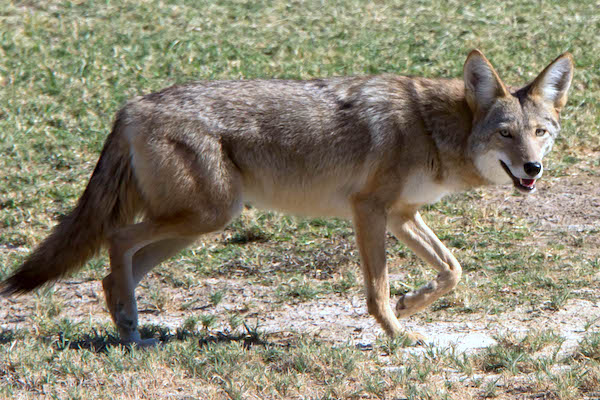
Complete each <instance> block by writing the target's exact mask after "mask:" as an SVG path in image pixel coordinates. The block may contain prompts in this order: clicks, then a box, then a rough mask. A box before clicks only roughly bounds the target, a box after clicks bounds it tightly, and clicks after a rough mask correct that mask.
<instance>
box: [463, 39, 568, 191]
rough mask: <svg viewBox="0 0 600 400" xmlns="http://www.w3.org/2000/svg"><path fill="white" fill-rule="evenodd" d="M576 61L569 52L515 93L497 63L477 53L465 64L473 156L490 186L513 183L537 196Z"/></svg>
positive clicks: (557, 130)
mask: <svg viewBox="0 0 600 400" xmlns="http://www.w3.org/2000/svg"><path fill="white" fill-rule="evenodd" d="M572 77H573V59H572V57H571V55H570V54H568V53H565V54H563V55H561V56H560V57H558V58H557V59H556V60H554V61H553V62H552V63H551V64H550V65H548V66H547V67H546V68H545V69H544V70H543V71H542V73H540V74H539V76H538V77H537V78H536V79H535V80H534V81H533V82H531V83H530V84H528V85H527V86H525V87H523V88H521V89H519V90H516V91H511V90H509V88H508V87H507V86H505V85H504V83H502V81H501V80H500V77H499V76H498V74H497V73H496V71H495V70H494V67H492V64H490V62H489V61H488V60H487V59H486V58H485V56H484V55H483V54H482V53H481V52H480V51H478V50H473V51H472V52H471V53H470V54H469V56H468V57H467V61H466V62H465V66H464V82H465V95H466V100H467V103H468V104H469V108H470V109H471V111H472V112H473V116H474V117H473V127H472V131H471V136H470V137H469V151H470V156H471V158H472V160H473V162H474V164H475V166H476V168H477V169H478V172H479V174H480V175H481V176H483V177H484V178H485V179H486V180H488V181H489V182H490V183H507V182H510V181H511V180H512V182H513V183H514V185H515V187H516V188H517V189H519V190H520V191H521V192H525V193H531V192H533V191H534V190H535V182H536V180H537V179H539V178H540V177H541V176H542V172H543V170H544V167H543V164H542V158H543V157H544V155H546V153H548V152H549V151H550V149H551V148H552V145H553V144H554V139H555V138H556V136H557V135H558V132H559V130H560V123H559V112H560V109H561V108H562V107H563V106H564V105H565V103H566V102H567V91H568V90H569V86H570V85H571V79H572Z"/></svg>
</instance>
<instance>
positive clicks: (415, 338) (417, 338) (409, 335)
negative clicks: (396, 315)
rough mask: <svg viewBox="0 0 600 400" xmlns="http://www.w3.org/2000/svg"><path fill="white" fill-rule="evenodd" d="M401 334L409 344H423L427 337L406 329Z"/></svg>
mask: <svg viewBox="0 0 600 400" xmlns="http://www.w3.org/2000/svg"><path fill="white" fill-rule="evenodd" d="M402 336H403V337H404V338H406V343H407V345H409V346H424V345H425V343H426V342H427V337H426V336H425V335H422V334H420V333H418V332H410V331H406V332H404V334H403V335H402Z"/></svg>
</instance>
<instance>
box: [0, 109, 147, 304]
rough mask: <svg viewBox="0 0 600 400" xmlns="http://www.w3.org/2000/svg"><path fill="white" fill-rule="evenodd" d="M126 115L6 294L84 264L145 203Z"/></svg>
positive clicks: (5, 286) (4, 288) (22, 290)
mask: <svg viewBox="0 0 600 400" xmlns="http://www.w3.org/2000/svg"><path fill="white" fill-rule="evenodd" d="M122 119H123V118H122V117H121V115H119V116H118V117H117V119H116V121H115V125H114V127H113V131H112V132H111V134H110V136H109V137H108V139H107V140H106V143H105V144H104V148H103V149H102V154H101V155H100V159H99V160H98V164H97V165H96V168H95V169H94V172H93V174H92V177H91V178H90V181H89V183H88V185H87V187H86V189H85V191H84V192H83V195H82V196H81V198H80V199H79V201H78V204H77V206H76V207H75V209H74V210H73V211H72V212H71V213H70V214H68V215H67V216H65V217H64V218H62V220H61V221H60V222H59V224H58V225H57V226H56V227H55V228H54V230H53V231H52V233H51V234H50V236H48V237H47V238H46V239H45V240H44V241H43V242H42V243H41V244H40V245H39V246H38V247H37V248H36V249H35V250H34V251H33V253H31V254H30V255H29V257H28V258H27V260H26V261H25V262H24V263H23V265H21V266H20V267H19V269H18V270H17V271H16V272H15V273H14V274H13V275H12V276H10V277H9V278H8V279H6V280H5V281H4V282H3V283H2V284H1V288H0V290H1V293H2V294H3V295H11V294H19V293H25V292H29V291H31V290H33V289H35V288H37V287H39V286H41V285H43V284H44V283H46V282H48V281H53V280H56V279H58V278H61V277H63V276H65V275H67V274H68V273H70V272H72V271H74V270H76V269H78V268H80V267H81V266H82V265H83V264H84V263H85V262H86V261H87V260H88V259H90V258H91V257H92V256H94V255H95V254H96V253H97V252H98V251H99V250H100V249H101V247H102V246H103V244H104V243H105V241H106V236H107V234H108V233H110V232H111V231H112V230H113V229H114V228H115V227H118V226H122V225H126V224H128V223H131V222H132V221H133V219H134V218H135V215H136V213H137V212H138V211H139V203H140V201H139V194H138V192H137V190H136V185H135V183H134V181H133V179H134V178H133V171H132V166H131V160H130V154H129V149H128V146H127V143H126V140H125V138H124V137H123V135H122V132H121V131H122V129H123V122H122Z"/></svg>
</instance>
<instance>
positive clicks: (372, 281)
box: [352, 199, 423, 343]
mask: <svg viewBox="0 0 600 400" xmlns="http://www.w3.org/2000/svg"><path fill="white" fill-rule="evenodd" d="M352 209H353V216H354V226H355V230H356V241H357V244H358V250H359V252H360V256H361V259H362V263H361V267H362V271H363V276H364V281H365V286H366V292H367V308H368V310H369V314H371V315H373V317H375V319H376V320H377V322H379V324H380V325H381V327H382V328H383V329H384V330H385V332H386V333H387V334H388V335H390V336H401V335H405V336H406V337H407V338H408V339H409V340H410V341H411V342H412V343H419V342H422V341H423V340H422V339H423V337H422V336H420V335H418V334H415V333H410V332H405V331H404V330H403V329H402V327H401V325H400V323H399V322H398V318H396V316H395V315H394V311H393V310H392V307H391V306H390V285H389V280H388V271H387V267H386V264H385V231H386V228H385V222H386V214H385V209H384V207H383V206H381V205H380V204H378V202H376V201H373V200H365V199H354V200H353V202H352Z"/></svg>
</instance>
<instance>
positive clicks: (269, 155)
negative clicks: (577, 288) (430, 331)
mask: <svg viewBox="0 0 600 400" xmlns="http://www.w3.org/2000/svg"><path fill="white" fill-rule="evenodd" d="M572 76H573V60H572V57H571V55H570V54H568V53H565V54H563V55H561V56H560V57H558V58H557V59H556V60H554V61H553V62H552V63H551V64H550V65H548V66H547V67H546V68H545V69H544V70H543V71H542V72H541V73H540V75H539V76H538V77H537V78H536V79H535V80H533V82H531V83H529V84H528V85H526V86H524V87H522V88H520V89H516V88H511V87H509V86H506V85H505V84H504V83H503V82H502V81H501V80H500V78H499V76H498V74H497V73H496V71H495V70H494V68H493V67H492V65H491V64H490V62H489V61H488V60H487V59H486V58H485V56H484V55H483V54H482V53H481V52H480V51H478V50H473V51H472V52H471V53H470V54H469V55H468V57H467V59H466V62H465V64H464V70H463V79H426V78H412V77H404V76H395V75H379V76H356V77H335V78H328V79H313V80H307V81H295V80H241V81H208V82H207V81H203V82H194V83H189V84H185V85H181V86H172V87H169V88H166V89H164V90H162V91H160V92H157V93H152V94H148V95H145V96H141V97H137V98H134V99H133V100H131V101H129V102H128V103H127V104H126V105H125V106H124V107H123V108H122V109H121V110H120V111H119V112H118V114H117V116H116V120H115V122H114V126H113V129H112V133H111V134H110V135H109V136H108V138H107V140H106V143H105V145H104V148H103V150H102V153H101V155H100V159H99V160H98V164H97V165H96V167H95V169H94V172H93V174H92V176H91V178H90V181H89V183H88V185H87V188H86V189H85V191H84V192H83V195H82V196H81V198H80V199H79V201H78V204H77V206H76V207H75V209H74V210H73V211H72V212H71V213H70V214H68V215H67V216H66V217H64V218H63V219H62V220H61V221H60V222H59V223H58V225H57V226H56V227H55V228H54V230H53V231H52V233H51V234H50V235H49V236H48V237H47V238H46V239H45V240H44V241H43V242H42V243H41V244H40V245H39V246H38V247H37V248H36V249H35V250H34V251H33V253H31V254H30V255H29V257H28V258H27V259H26V261H25V262H24V264H23V265H21V266H20V267H19V268H18V269H17V271H16V272H14V274H13V275H12V276H10V277H9V278H8V279H6V280H5V281H4V282H3V284H2V285H3V287H2V292H3V294H5V295H11V294H16V293H23V292H28V291H31V290H33V289H35V288H37V287H39V286H41V285H43V284H44V283H46V282H48V281H52V280H55V279H58V278H60V277H63V276H65V275H66V274H68V273H69V272H72V271H74V270H76V269H77V268H79V267H80V266H81V265H82V264H83V263H84V262H85V261H86V260H88V259H89V258H90V257H92V256H93V255H94V254H95V253H97V252H98V251H99V250H100V249H101V248H102V247H103V246H104V247H106V248H107V249H108V251H109V255H110V268H111V269H110V274H109V275H108V276H106V277H105V278H104V279H103V281H102V285H103V288H104V293H105V296H106V303H107V307H108V309H109V311H110V314H111V316H112V319H113V320H114V322H115V324H116V326H117V328H118V331H119V334H120V338H121V340H122V341H123V342H124V343H136V344H138V345H141V346H145V345H151V344H154V343H155V341H154V340H152V339H146V340H142V339H141V337H140V334H139V332H138V315H137V306H136V300H135V296H134V290H135V287H136V285H137V284H138V283H139V282H140V280H141V279H142V278H143V277H144V275H145V274H146V273H147V272H148V271H150V270H151V269H152V268H153V267H154V266H156V265H157V264H158V263H160V262H161V261H163V260H165V259H167V258H169V257H171V256H173V255H175V254H176V253H177V252H179V251H180V250H182V249H184V248H185V247H187V246H190V245H191V244H192V243H193V242H194V241H195V240H196V239H197V238H198V237H199V236H201V235H202V234H205V233H209V232H214V231H217V230H220V229H222V228H223V227H225V226H226V225H227V224H228V223H229V222H230V221H231V220H232V219H233V218H235V217H236V216H238V215H239V214H240V212H241V210H242V208H243V206H244V204H252V205H255V206H257V207H264V208H268V209H275V210H280V211H284V212H290V213H295V214H303V215H312V216H338V217H346V218H351V219H352V221H353V223H354V228H355V231H356V241H357V244H358V249H359V251H360V255H361V268H362V272H363V275H364V282H365V286H366V298H367V307H368V311H369V313H370V314H371V315H373V316H374V317H375V319H376V320H377V321H378V322H379V324H380V325H381V327H382V328H383V330H384V331H385V332H386V333H388V334H389V335H392V336H396V335H402V334H405V335H407V336H408V337H409V338H410V339H411V340H413V341H414V342H419V341H421V340H422V337H421V336H420V335H419V334H416V333H410V332H404V331H403V328H402V325H401V324H400V323H399V321H398V319H397V317H407V316H409V315H411V314H413V313H415V312H417V311H420V310H422V309H424V308H425V307H427V306H429V305H430V304H431V303H432V302H434V301H435V300H436V299H438V298H439V297H440V296H442V295H444V294H446V293H448V292H449V291H450V290H452V289H453V288H454V287H455V286H456V284H457V282H458V281H459V279H460V276H461V267H460V264H459V263H458V261H457V260H456V259H455V258H454V256H453V255H452V253H451V252H450V251H449V250H448V249H447V248H446V247H445V246H444V245H443V244H442V242H440V240H439V239H438V238H437V237H436V236H435V234H434V233H433V232H432V231H431V229H429V227H427V225H425V223H424V222H423V220H422V219H421V216H420V215H419V211H418V209H419V207H421V206H423V205H425V204H431V203H434V202H436V201H438V200H439V199H440V198H441V197H442V196H444V195H447V194H449V193H453V192H457V191H461V190H468V189H471V188H474V187H477V186H481V185H490V184H502V183H509V182H512V183H513V184H514V186H515V187H516V188H517V189H518V190H519V191H521V192H524V193H531V192H533V191H534V190H535V187H536V186H535V184H536V180H537V179H539V178H540V177H541V176H542V171H543V167H542V158H543V157H544V155H545V154H546V153H547V152H548V151H549V150H550V149H551V147H552V145H553V142H554V139H555V138H556V136H557V135H558V133H559V129H560V124H559V111H560V110H561V108H563V106H564V105H565V103H566V101H567V91H568V89H569V86H570V84H571V79H572ZM136 221H141V222H136ZM386 229H388V230H389V231H390V232H392V233H393V234H394V235H395V236H396V237H397V238H398V239H399V240H400V241H402V242H403V243H405V244H406V245H407V246H408V247H409V248H410V249H412V250H413V251H414V252H415V253H416V254H417V255H418V256H419V257H421V258H422V259H423V260H424V261H426V262H427V263H429V264H431V266H433V267H434V268H435V269H436V270H437V271H438V272H439V274H438V275H437V277H436V278H435V279H433V280H432V281H431V282H429V283H428V284H426V285H425V286H423V287H421V288H419V289H418V290H415V291H412V292H409V293H406V294H404V295H403V296H401V297H400V299H399V300H398V302H397V304H396V308H395V312H394V309H393V308H392V307H391V305H390V291H389V282H388V272H387V268H386V259H385V235H386Z"/></svg>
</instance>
